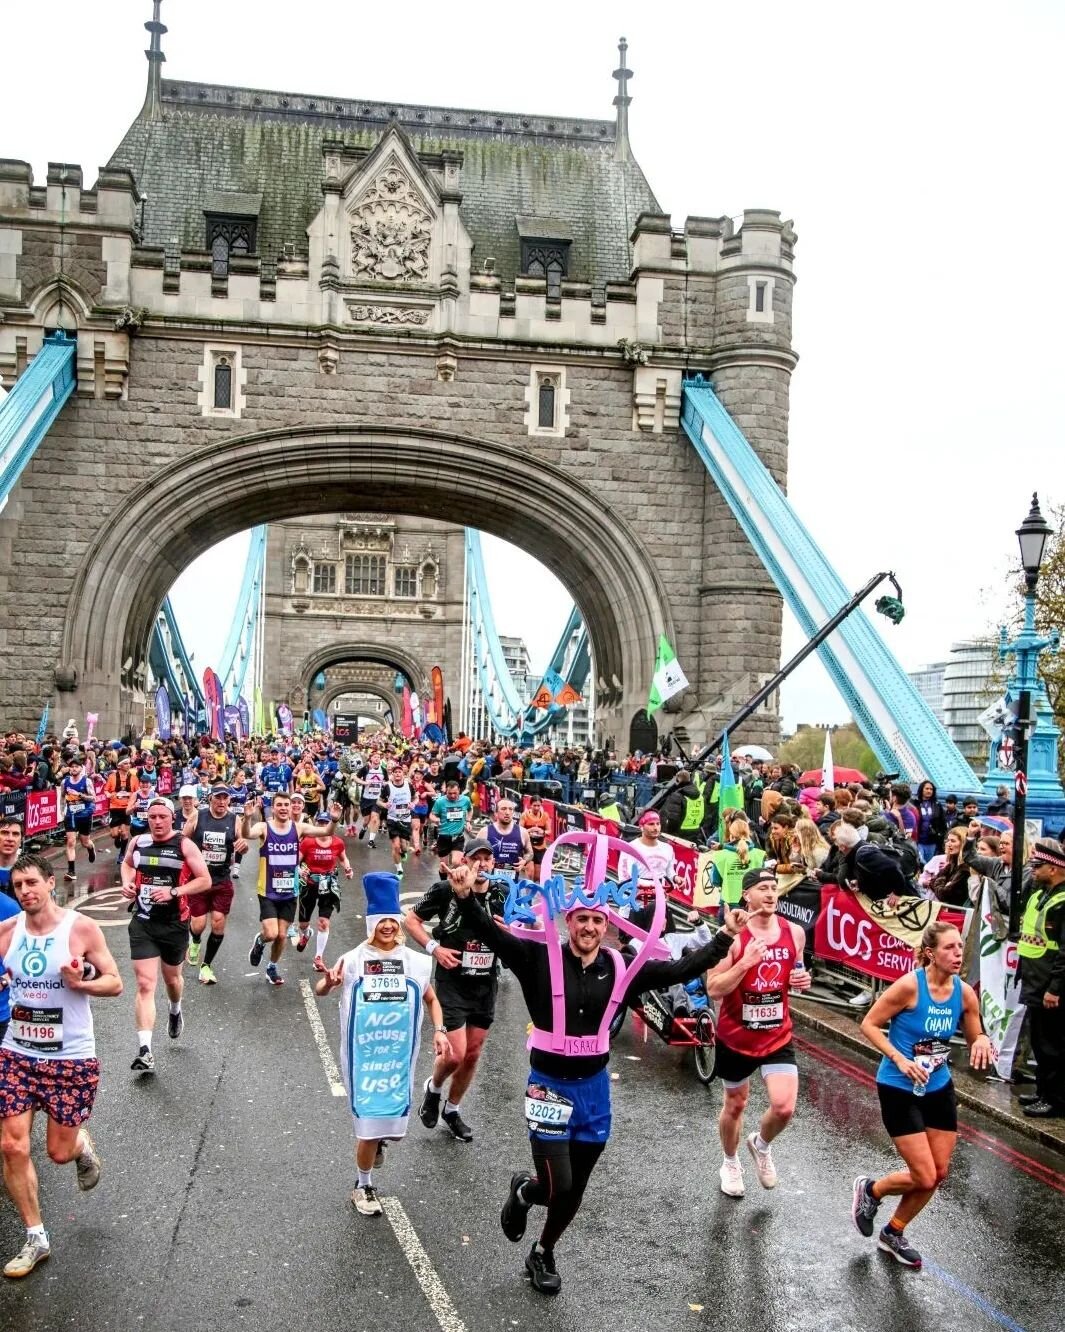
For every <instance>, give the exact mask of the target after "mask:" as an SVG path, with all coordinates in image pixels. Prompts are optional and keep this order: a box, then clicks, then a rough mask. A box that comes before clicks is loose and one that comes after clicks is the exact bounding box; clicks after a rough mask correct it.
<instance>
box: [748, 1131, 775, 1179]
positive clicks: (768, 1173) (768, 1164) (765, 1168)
mask: <svg viewBox="0 0 1065 1332" xmlns="http://www.w3.org/2000/svg"><path fill="white" fill-rule="evenodd" d="M757 1136H758V1135H757V1133H748V1135H747V1150H748V1151H749V1152H750V1154H751V1155H752V1156H753V1157H754V1168H755V1169H756V1170H757V1171H758V1183H759V1184H761V1186H762V1188H763V1189H775V1188H776V1186H777V1168H776V1166H775V1165H774V1164H773V1149H772V1148H771V1147H767V1148H766V1149H765V1151H764V1152H760V1151H759V1150H758V1148H757V1147H756V1146H755V1139H756V1138H757Z"/></svg>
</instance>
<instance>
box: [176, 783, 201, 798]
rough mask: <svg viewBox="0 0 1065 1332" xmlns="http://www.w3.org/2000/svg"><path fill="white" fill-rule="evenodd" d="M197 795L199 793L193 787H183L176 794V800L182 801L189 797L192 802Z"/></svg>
mask: <svg viewBox="0 0 1065 1332" xmlns="http://www.w3.org/2000/svg"><path fill="white" fill-rule="evenodd" d="M199 794H200V793H199V791H197V790H196V788H195V786H183V787H182V788H181V790H180V791H179V792H178V799H179V800H184V799H185V797H186V796H191V797H192V798H193V800H195V799H196V797H197V796H198V795H199Z"/></svg>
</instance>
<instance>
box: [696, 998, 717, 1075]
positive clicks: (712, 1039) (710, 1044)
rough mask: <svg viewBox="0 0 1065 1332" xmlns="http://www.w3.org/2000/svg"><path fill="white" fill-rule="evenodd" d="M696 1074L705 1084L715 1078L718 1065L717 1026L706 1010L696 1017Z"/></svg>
mask: <svg viewBox="0 0 1065 1332" xmlns="http://www.w3.org/2000/svg"><path fill="white" fill-rule="evenodd" d="M695 1039H696V1040H697V1041H698V1042H699V1043H698V1045H696V1047H695V1076H696V1077H697V1078H698V1079H699V1081H700V1082H701V1083H703V1084H704V1085H709V1084H710V1083H711V1082H712V1081H713V1080H714V1069H715V1067H716V1065H717V1028H716V1027H715V1026H714V1019H713V1017H712V1016H711V1014H710V1013H709V1012H708V1011H706V1010H704V1011H703V1012H701V1013H700V1014H699V1015H698V1017H697V1018H696V1019H695Z"/></svg>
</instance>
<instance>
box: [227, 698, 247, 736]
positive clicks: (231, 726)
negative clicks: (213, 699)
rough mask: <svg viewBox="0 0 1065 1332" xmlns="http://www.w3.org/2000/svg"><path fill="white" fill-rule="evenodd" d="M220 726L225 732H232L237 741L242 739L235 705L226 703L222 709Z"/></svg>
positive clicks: (237, 710)
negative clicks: (221, 725)
mask: <svg viewBox="0 0 1065 1332" xmlns="http://www.w3.org/2000/svg"><path fill="white" fill-rule="evenodd" d="M222 724H223V726H224V727H225V729H226V730H227V731H232V732H233V734H234V735H235V736H236V737H237V739H238V740H242V739H243V738H244V737H243V736H242V735H241V733H240V709H239V708H238V707H237V705H236V704H235V703H227V704H226V706H225V707H224V708H223V709H222Z"/></svg>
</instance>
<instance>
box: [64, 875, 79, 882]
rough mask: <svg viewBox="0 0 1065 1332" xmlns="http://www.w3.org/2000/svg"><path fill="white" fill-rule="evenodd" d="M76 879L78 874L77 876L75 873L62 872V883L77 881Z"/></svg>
mask: <svg viewBox="0 0 1065 1332" xmlns="http://www.w3.org/2000/svg"><path fill="white" fill-rule="evenodd" d="M77 881H78V876H77V875H76V874H64V875H63V882H64V883H77Z"/></svg>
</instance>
